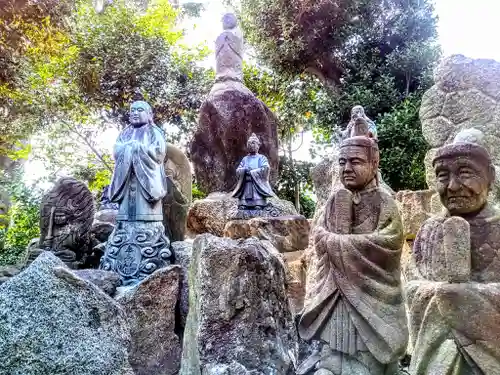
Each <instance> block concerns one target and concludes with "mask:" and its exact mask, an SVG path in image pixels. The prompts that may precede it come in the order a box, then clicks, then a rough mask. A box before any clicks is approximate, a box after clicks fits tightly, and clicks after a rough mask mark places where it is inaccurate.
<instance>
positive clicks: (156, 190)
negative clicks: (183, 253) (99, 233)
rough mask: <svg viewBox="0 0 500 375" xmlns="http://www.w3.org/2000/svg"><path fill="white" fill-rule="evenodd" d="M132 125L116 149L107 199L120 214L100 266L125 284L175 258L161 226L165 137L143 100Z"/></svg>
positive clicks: (133, 109) (137, 103) (136, 106)
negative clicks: (116, 207)
mask: <svg viewBox="0 0 500 375" xmlns="http://www.w3.org/2000/svg"><path fill="white" fill-rule="evenodd" d="M130 123H131V125H130V126H128V127H127V128H125V129H124V130H123V131H122V132H121V133H120V135H119V137H118V140H117V141H116V144H115V150H114V157H115V170H114V172H113V177H112V179H111V186H110V188H109V197H110V201H111V202H113V203H118V204H119V209H118V215H117V216H116V221H117V223H116V227H115V229H114V230H113V233H111V236H110V238H109V240H108V242H107V244H106V250H105V253H104V256H103V257H102V258H101V264H100V268H101V269H104V270H107V271H115V272H117V273H118V274H119V275H120V276H121V281H122V285H129V284H135V283H138V282H139V281H140V280H142V279H144V278H145V277H147V276H148V275H150V274H152V273H153V272H154V271H156V270H157V269H159V268H162V267H164V266H166V265H168V264H169V263H170V258H171V251H170V240H169V238H168V237H167V236H166V235H165V227H164V226H163V223H162V222H163V212H162V202H161V201H162V198H163V197H164V196H165V194H166V193H167V179H166V175H165V169H164V162H165V155H166V148H167V146H166V142H165V138H164V134H163V132H162V130H161V129H160V128H159V127H157V126H156V125H155V124H154V123H153V112H152V110H151V107H150V106H149V104H148V103H146V102H144V101H135V102H134V103H132V105H131V106H130Z"/></svg>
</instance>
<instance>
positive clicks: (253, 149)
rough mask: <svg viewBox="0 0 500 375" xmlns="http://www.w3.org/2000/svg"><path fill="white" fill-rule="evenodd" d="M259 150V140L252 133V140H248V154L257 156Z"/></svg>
mask: <svg viewBox="0 0 500 375" xmlns="http://www.w3.org/2000/svg"><path fill="white" fill-rule="evenodd" d="M259 148H260V141H259V138H258V137H257V136H256V135H255V133H252V135H251V136H250V138H248V141H247V149H248V152H249V153H251V154H256V153H257V152H259Z"/></svg>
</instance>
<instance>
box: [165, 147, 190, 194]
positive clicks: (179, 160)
mask: <svg viewBox="0 0 500 375" xmlns="http://www.w3.org/2000/svg"><path fill="white" fill-rule="evenodd" d="M165 174H166V175H167V176H169V177H170V178H171V179H172V181H174V184H175V186H176V187H177V189H178V190H179V191H180V193H181V194H182V195H183V196H184V197H185V199H186V201H187V202H189V203H190V202H191V201H192V199H193V181H192V180H193V177H192V173H191V164H190V162H189V159H188V157H187V156H186V154H184V152H182V150H181V149H180V148H179V147H177V146H175V145H173V144H172V143H168V142H167V158H166V160H165Z"/></svg>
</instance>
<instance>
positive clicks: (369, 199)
mask: <svg viewBox="0 0 500 375" xmlns="http://www.w3.org/2000/svg"><path fill="white" fill-rule="evenodd" d="M338 163H339V173H340V179H341V182H342V185H343V186H342V187H339V188H338V189H336V190H335V189H334V191H333V193H332V195H331V196H330V198H329V199H328V201H327V203H326V206H325V210H324V213H323V216H322V217H320V218H319V220H318V225H317V227H316V228H315V229H314V231H313V233H312V236H313V244H314V248H315V251H316V254H317V257H318V266H317V274H316V281H315V284H314V286H313V291H312V293H311V295H312V296H314V297H313V298H312V299H311V300H310V301H309V303H308V304H307V305H306V306H305V307H304V310H303V313H302V316H301V318H300V321H299V334H300V336H301V337H302V338H303V339H304V340H307V341H309V340H319V341H320V342H321V343H322V348H321V349H320V350H318V351H316V352H314V353H313V354H312V355H311V356H310V357H309V358H308V359H306V360H305V361H304V362H303V363H302V364H301V365H300V367H299V369H298V371H297V374H299V375H304V374H311V375H312V374H314V375H394V374H396V373H397V368H398V359H399V358H400V357H401V356H403V355H404V354H405V350H406V344H407V341H408V333H407V327H406V316H405V310H404V304H403V296H402V289H401V281H400V257H401V249H402V246H403V241H404V235H403V227H402V223H401V218H400V215H399V212H398V208H397V205H396V202H395V201H394V199H393V198H392V196H391V195H390V194H389V193H387V192H386V191H385V190H384V189H381V188H380V187H379V186H378V182H377V178H376V175H377V170H378V164H379V150H378V146H377V143H376V142H375V141H374V140H373V139H372V138H368V137H365V136H354V137H350V138H347V139H345V140H344V141H343V142H342V144H341V145H340V150H339V159H338Z"/></svg>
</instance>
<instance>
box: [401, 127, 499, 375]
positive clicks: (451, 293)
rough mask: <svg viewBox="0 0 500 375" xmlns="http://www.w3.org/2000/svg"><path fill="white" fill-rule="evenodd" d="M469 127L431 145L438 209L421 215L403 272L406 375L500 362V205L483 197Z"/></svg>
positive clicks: (483, 157)
mask: <svg viewBox="0 0 500 375" xmlns="http://www.w3.org/2000/svg"><path fill="white" fill-rule="evenodd" d="M474 133H476V132H474ZM474 133H469V134H468V135H467V136H466V137H463V138H462V136H461V137H458V136H457V137H456V140H457V142H453V144H448V145H445V146H442V147H440V148H439V149H438V150H437V152H436V159H435V161H434V167H435V171H436V173H438V174H439V179H438V181H437V184H436V190H437V192H438V193H439V196H440V198H441V201H442V203H443V205H444V207H445V209H444V212H443V213H442V214H441V215H436V216H433V217H431V218H429V219H427V220H426V221H425V222H424V223H423V225H422V227H421V228H420V230H419V232H418V234H417V237H416V239H415V242H414V245H413V251H412V253H411V261H410V267H408V268H407V272H406V273H407V274H408V276H409V277H408V278H409V281H408V282H407V284H406V286H405V297H406V305H407V309H408V310H407V311H408V318H409V319H408V321H409V331H410V338H411V343H410V347H411V348H412V358H411V365H410V373H412V374H414V375H428V374H432V375H445V374H452V373H453V374H472V373H478V374H479V373H480V374H494V373H496V372H498V369H499V368H500V349H499V348H500V330H499V329H498V320H499V319H500V303H499V301H500V287H499V286H500V277H499V275H500V254H499V251H498V244H499V243H500V222H499V220H498V217H499V216H500V212H499V211H498V210H497V209H496V208H494V207H493V206H492V205H491V204H490V203H488V202H487V200H488V192H489V190H490V189H491V186H492V183H493V181H494V167H493V164H492V161H491V158H490V156H489V154H488V151H487V149H486V148H485V147H482V146H481V145H479V144H477V143H476V141H477V140H478V139H477V137H474V140H473V139H472V138H470V136H471V135H473V134H474ZM476 135H477V133H476ZM457 138H458V139H457ZM464 141H465V142H464ZM471 141H473V142H472V143H471ZM477 306H480V309H478V308H477Z"/></svg>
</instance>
